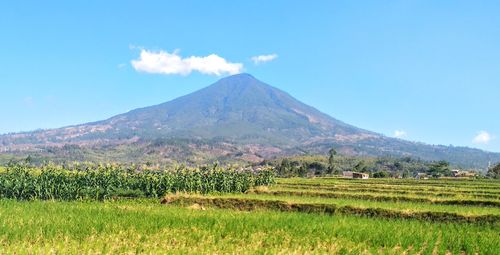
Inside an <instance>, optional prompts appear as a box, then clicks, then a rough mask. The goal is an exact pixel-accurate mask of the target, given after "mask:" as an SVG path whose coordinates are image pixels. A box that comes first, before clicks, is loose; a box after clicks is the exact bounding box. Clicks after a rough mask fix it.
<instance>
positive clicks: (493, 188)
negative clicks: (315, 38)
mask: <svg viewBox="0 0 500 255" xmlns="http://www.w3.org/2000/svg"><path fill="white" fill-rule="evenodd" d="M277 182H278V183H277V184H276V185H272V186H270V187H257V188H254V189H252V190H250V191H249V192H247V193H246V194H241V193H240V194H238V193H212V194H206V195H201V194H192V193H191V194H189V193H179V194H169V195H167V196H166V197H165V199H164V201H163V202H165V203H166V204H161V203H160V201H159V200H158V199H119V200H105V201H88V200H84V201H64V202H63V201H38V200H35V201H17V200H9V199H3V200H0V218H1V219H2V221H0V254H12V253H16V254H47V253H59V254H82V253H83V254H164V253H177V254H179V253H180V254H200V253H203V254H207V253H208V254H214V253H216V254H221V253H225V254H234V253H239V254H499V251H500V236H499V233H500V220H499V219H500V207H499V206H498V204H497V202H498V201H499V196H500V189H498V188H497V187H499V184H500V183H498V182H496V181H490V180H474V181H470V180H421V181H415V180H389V179H383V180H374V179H373V180H372V179H370V180H363V181H361V180H345V179H335V178H316V179H299V178H297V179H278V180H277ZM280 192H281V193H280ZM318 194H319V195H318ZM325 194H328V195H325ZM331 194H334V195H332V196H330V195H331ZM358 195H359V196H358ZM394 198H399V199H394ZM414 198H419V199H420V198H422V200H419V199H414ZM412 199H414V200H412ZM435 201H483V202H485V201H488V202H487V203H475V202H474V203H473V204H468V203H465V204H464V203H459V202H451V203H449V204H445V203H441V202H435Z"/></svg>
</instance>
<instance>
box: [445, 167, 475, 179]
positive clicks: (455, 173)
mask: <svg viewBox="0 0 500 255" xmlns="http://www.w3.org/2000/svg"><path fill="white" fill-rule="evenodd" d="M451 175H452V176H453V177H457V178H458V177H475V176H476V175H477V174H476V173H474V172H471V171H460V170H457V169H454V170H451Z"/></svg>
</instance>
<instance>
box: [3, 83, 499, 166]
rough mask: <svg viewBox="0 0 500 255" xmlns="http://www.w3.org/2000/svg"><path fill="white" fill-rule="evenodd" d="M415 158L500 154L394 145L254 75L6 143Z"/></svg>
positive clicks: (110, 152)
mask: <svg viewBox="0 0 500 255" xmlns="http://www.w3.org/2000/svg"><path fill="white" fill-rule="evenodd" d="M332 147H335V148H337V150H339V151H340V152H342V153H345V154H350V155H363V156H387V155H391V156H412V157H418V158H422V159H427V160H441V159H444V160H449V161H451V162H452V163H454V164H457V165H462V166H467V167H484V166H485V165H486V164H488V162H489V161H494V162H496V161H500V154H498V153H490V152H485V151H481V150H477V149H471V148H464V147H448V146H433V145H426V144H422V143H414V142H409V141H404V140H400V139H394V138H389V137H386V136H383V135H381V134H377V133H374V132H370V131H367V130H363V129H360V128H357V127H354V126H352V125H349V124H346V123H344V122H342V121H339V120H337V119H334V118H332V117H330V116H328V115H326V114H324V113H322V112H320V111H318V110H316V109H315V108H313V107H311V106H308V105H306V104H304V103H302V102H300V101H298V100H296V99H295V98H293V97H292V96H290V95H289V94H287V93H286V92H283V91H281V90H279V89H277V88H274V87H272V86H270V85H267V84H265V83H263V82H261V81H259V80H257V79H255V78H254V77H253V76H251V75H249V74H238V75H233V76H229V77H227V78H223V79H221V80H219V81H217V82H216V83H214V84H212V85H210V86H208V87H206V88H204V89H201V90H199V91H196V92H194V93H191V94H189V95H186V96H183V97H179V98H177V99H174V100H172V101H169V102H166V103H163V104H159V105H155V106H150V107H145V108H140V109H136V110H132V111H130V112H128V113H124V114H120V115H117V116H114V117H112V118H109V119H107V120H103V121H98V122H93V123H87V124H82V125H76V126H69V127H64V128H59V129H51V130H39V131H34V132H24V133H16V134H7V135H2V136H0V152H1V154H0V160H2V156H3V158H4V159H5V158H8V156H12V157H14V156H18V157H21V156H26V155H28V154H29V155H34V156H36V157H39V158H49V159H55V160H106V161H108V160H112V161H113V160H116V161H144V160H148V161H163V162H183V161H187V162H192V163H196V162H209V161H213V160H240V161H259V160H262V159H265V158H270V157H275V156H282V155H294V154H304V153H325V152H326V151H328V150H329V149H330V148H332Z"/></svg>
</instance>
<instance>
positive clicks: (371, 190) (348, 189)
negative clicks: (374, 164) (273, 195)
mask: <svg viewBox="0 0 500 255" xmlns="http://www.w3.org/2000/svg"><path fill="white" fill-rule="evenodd" d="M275 187H276V188H278V189H279V188H285V189H292V190H297V191H343V192H369V193H372V194H373V193H383V194H391V195H413V196H425V197H439V198H441V197H445V198H446V197H460V198H464V197H466V198H487V199H500V194H484V193H472V192H453V191H426V190H422V191H420V190H407V189H406V190H405V189H387V188H379V187H373V188H370V187H368V186H331V187H330V186H327V187H325V186H323V187H318V186H310V185H297V184H279V185H277V186H275Z"/></svg>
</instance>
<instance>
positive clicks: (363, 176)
mask: <svg viewBox="0 0 500 255" xmlns="http://www.w3.org/2000/svg"><path fill="white" fill-rule="evenodd" d="M352 178H354V179H368V178H369V175H368V174H365V173H356V172H354V173H352Z"/></svg>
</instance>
